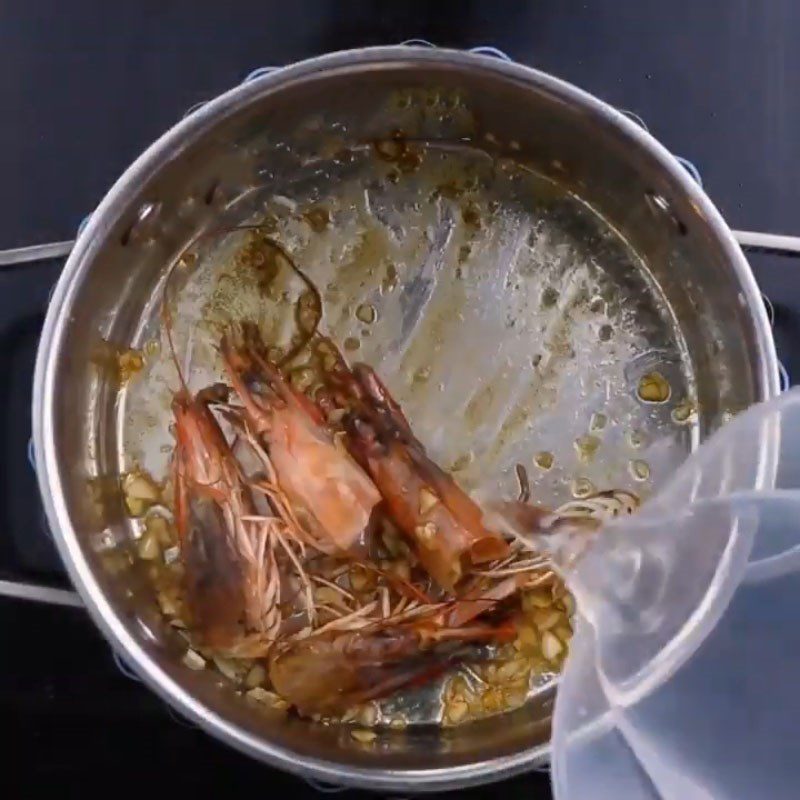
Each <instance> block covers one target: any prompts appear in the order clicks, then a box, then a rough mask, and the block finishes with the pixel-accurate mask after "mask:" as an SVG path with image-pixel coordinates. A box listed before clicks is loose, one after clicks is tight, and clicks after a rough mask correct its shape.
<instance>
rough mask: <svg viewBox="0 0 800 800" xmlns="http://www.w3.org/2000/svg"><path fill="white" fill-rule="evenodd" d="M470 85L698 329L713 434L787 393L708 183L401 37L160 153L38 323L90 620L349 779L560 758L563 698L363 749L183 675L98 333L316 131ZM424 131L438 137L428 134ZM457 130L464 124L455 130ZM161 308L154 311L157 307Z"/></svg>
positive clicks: (270, 737)
mask: <svg viewBox="0 0 800 800" xmlns="http://www.w3.org/2000/svg"><path fill="white" fill-rule="evenodd" d="M432 85H435V86H437V87H444V88H445V89H448V88H450V89H458V90H459V91H460V92H462V93H463V94H464V95H465V96H466V97H467V98H468V103H469V106H470V109H471V112H472V115H473V119H474V120H475V121H476V125H477V128H478V129H479V130H480V131H481V132H490V133H491V134H492V136H493V137H494V138H495V139H496V140H498V141H500V142H515V143H516V142H518V143H519V145H518V146H517V145H515V148H514V149H515V157H516V158H518V159H521V160H524V161H526V163H528V164H530V165H531V166H532V167H533V168H535V169H537V170H542V171H543V172H545V173H551V174H552V172H553V170H554V169H555V168H557V171H558V176H557V177H558V178H559V180H560V181H561V182H563V183H565V184H566V185H568V186H569V187H570V188H571V189H572V190H573V191H575V192H576V193H577V194H578V195H579V196H580V197H581V198H582V199H583V200H584V201H585V202H586V203H588V204H590V205H591V206H592V207H593V208H594V209H596V210H598V211H599V212H600V213H601V214H602V216H603V217H604V218H605V219H606V220H607V221H608V222H609V223H610V224H611V225H612V226H613V227H614V228H616V230H617V231H619V232H620V233H621V235H622V236H623V237H625V239H626V240H627V241H628V242H629V243H630V244H631V245H632V247H633V248H634V249H635V250H636V251H637V252H638V253H639V254H640V255H641V257H642V258H643V260H644V262H645V263H646V264H647V267H648V270H649V271H650V274H651V276H652V279H653V280H654V281H655V282H656V283H657V284H658V286H659V288H660V291H661V292H662V294H663V296H664V298H666V301H667V302H668V304H669V306H670V308H671V313H672V314H673V315H674V317H675V318H676V319H677V320H678V323H679V325H680V328H681V330H682V333H683V335H684V338H685V341H686V345H687V348H688V352H689V355H690V358H691V360H692V367H693V371H694V374H695V375H696V379H697V398H698V402H699V406H700V408H701V409H702V412H701V420H700V436H701V438H702V437H703V436H705V435H706V434H707V433H708V432H710V431H711V430H713V429H714V428H715V427H716V426H717V425H718V424H720V422H721V421H722V420H723V419H724V418H725V415H726V414H728V413H730V412H731V411H736V410H738V409H741V408H743V407H745V406H747V405H749V404H751V403H753V402H755V401H758V400H762V399H765V398H768V397H770V396H772V395H774V394H775V393H776V392H777V388H778V373H777V361H776V356H775V351H774V346H773V343H772V340H771V335H770V330H769V324H768V321H767V318H766V314H765V312H764V309H763V306H762V302H761V297H760V294H759V291H758V289H757V287H756V284H755V282H754V280H753V277H752V274H751V272H750V269H749V267H748V264H747V262H746V261H745V260H744V258H743V256H742V253H741V251H740V250H739V247H738V246H737V244H736V243H735V242H734V240H733V238H732V236H731V233H730V231H729V230H728V228H727V227H726V225H725V223H724V222H723V220H722V219H721V218H720V216H719V214H718V213H717V211H716V209H715V208H714V207H713V205H712V204H711V202H710V201H709V199H708V198H707V197H706V196H705V194H704V193H703V192H702V190H701V189H700V188H699V187H698V186H697V185H696V184H695V183H694V181H693V180H692V179H691V178H690V177H689V176H688V175H687V173H686V172H685V171H684V169H683V168H682V167H681V166H680V165H679V164H678V163H677V162H676V161H675V159H674V158H673V157H672V156H670V155H669V153H667V151H666V150H664V148H663V147H661V146H660V145H659V144H658V143H657V142H656V141H654V140H653V139H652V138H651V137H650V136H649V135H648V134H647V133H645V132H644V131H642V130H641V129H640V128H639V127H637V126H636V125H635V124H633V123H632V122H630V121H629V120H627V119H626V118H625V117H623V116H622V115H621V114H619V113H617V112H616V111H614V110H613V109H611V108H609V107H608V106H607V105H605V104H603V103H602V102H600V101H599V100H597V99H595V98H593V97H591V96H589V95H587V94H585V93H584V92H581V91H579V90H578V89H576V88H574V87H572V86H570V85H568V84H566V83H563V82H561V81H559V80H556V79H554V78H552V77H550V76H548V75H545V74H542V73H540V72H536V71H535V70H532V69H529V68H526V67H523V66H519V65H515V64H510V63H504V62H502V61H499V60H496V59H493V58H489V57H484V56H477V55H471V54H466V53H461V52H453V51H445V50H425V49H418V48H411V47H388V48H375V49H366V50H358V51H351V52H344V53H337V54H333V55H328V56H324V57H321V58H315V59H312V60H309V61H305V62H303V63H300V64H297V65H294V66H291V67H287V68H285V69H282V70H280V71H278V72H276V73H273V74H270V75H267V76H265V77H262V78H260V79H258V80H256V81H253V82H251V83H248V84H246V85H243V86H240V87H238V88H236V89H233V90H232V91H230V92H228V93H227V94H225V95H223V96H221V97H219V98H217V99H216V100H214V101H212V102H210V103H208V104H207V105H205V106H203V107H202V108H200V109H199V110H197V111H195V112H194V113H193V114H192V115H191V116H189V117H188V118H187V119H185V120H184V121H182V122H181V123H179V124H178V125H176V126H175V127H174V128H173V129H172V130H170V131H168V132H167V133H166V134H165V135H164V136H163V137H161V138H160V139H159V140H158V141H157V142H156V143H155V144H153V145H152V147H150V148H149V149H148V150H147V151H146V152H145V153H144V154H143V155H142V156H141V157H140V158H139V159H138V160H137V161H136V162H135V163H134V164H133V165H132V166H131V167H130V168H129V169H128V171H127V172H126V173H125V174H124V175H123V176H122V178H120V180H119V181H118V182H117V183H116V185H115V186H114V187H113V188H112V189H111V191H110V192H109V193H108V195H107V196H106V197H105V199H104V200H103V202H102V203H101V205H100V206H99V208H98V209H97V211H96V212H95V213H94V214H93V215H92V218H91V221H90V222H89V224H88V226H87V227H86V229H85V230H84V231H83V233H82V234H81V236H80V238H79V240H78V242H77V245H76V247H75V249H74V250H73V252H72V255H71V256H70V258H69V261H68V263H67V265H66V267H65V269H64V272H63V274H62V276H61V279H60V281H59V283H58V286H57V289H56V291H55V294H54V296H53V299H52V302H51V305H50V308H49V311H48V315H47V320H46V323H45V327H44V332H43V334H42V338H41V342H40V348H39V357H38V362H37V367H36V376H35V388H34V407H33V424H34V440H35V449H36V463H37V470H38V476H39V483H40V489H41V493H42V497H43V499H44V504H45V507H46V510H47V515H48V518H49V522H50V525H51V527H52V530H53V533H54V535H55V539H56V542H57V544H58V548H59V550H60V552H61V556H62V558H63V560H64V562H65V563H66V565H67V567H68V569H69V573H70V576H71V578H72V581H73V582H74V584H75V586H76V587H77V589H78V591H79V592H80V595H81V597H82V598H83V600H84V602H85V604H86V606H87V607H88V609H89V611H90V612H91V614H92V616H93V618H94V620H95V622H96V623H97V625H98V626H99V627H100V628H101V630H102V631H103V632H104V634H105V635H106V636H107V637H108V639H109V641H110V642H111V643H112V645H113V647H114V648H115V649H116V650H117V651H118V652H119V653H121V654H123V655H124V657H125V659H126V660H127V661H128V662H129V663H130V664H132V665H133V667H134V668H135V670H136V672H137V673H138V674H139V675H140V676H141V677H142V678H143V680H144V681H145V682H146V683H147V684H148V685H149V686H150V687H151V688H152V689H153V690H154V691H156V692H157V693H158V694H160V695H161V696H162V697H163V698H164V699H165V700H166V701H168V702H169V703H170V704H171V705H172V706H173V707H174V708H176V709H177V710H178V711H179V712H180V713H181V714H184V715H185V716H186V717H188V718H190V719H191V720H193V721H195V722H197V723H198V724H199V725H200V726H202V727H203V728H204V729H205V730H207V731H208V732H210V733H212V734H213V735H215V736H217V737H218V738H220V739H221V740H223V741H225V742H226V743H228V744H231V745H233V746H234V747H237V748H238V749H240V750H241V751H243V752H245V753H247V754H249V755H252V756H254V757H256V758H259V759H262V760H264V761H266V762H269V763H271V764H273V765H275V766H278V767H281V768H283V769H286V770H289V771H292V772H297V773H300V774H302V775H304V776H307V777H313V778H316V779H318V780H321V781H327V782H333V783H336V784H348V785H358V786H364V787H370V788H373V789H391V790H399V789H401V788H402V789H403V790H413V791H422V790H434V789H443V788H450V787H456V786H466V785H470V784H476V783H481V782H486V781H491V780H497V779H499V778H502V777H506V776H509V775H512V774H514V773H518V772H520V771H523V770H526V769H530V768H532V767H535V766H536V765H540V764H543V763H545V762H546V760H547V751H548V739H549V718H550V710H551V706H552V699H553V694H552V692H549V693H545V695H544V696H542V697H540V698H539V699H538V700H537V701H536V702H534V703H533V704H530V705H528V706H527V707H525V708H524V709H522V710H519V711H516V712H514V713H512V714H510V715H507V716H504V717H502V718H494V719H489V720H486V721H483V722H479V723H475V724H472V725H469V726H466V727H462V728H460V729H456V730H451V731H439V730H429V731H416V732H413V733H406V732H395V733H392V734H391V736H388V737H385V738H382V739H381V742H380V745H379V746H377V747H373V748H364V747H362V746H361V745H359V744H358V743H357V742H355V741H353V740H352V739H351V738H350V737H349V736H348V735H347V734H346V733H343V732H341V731H338V730H337V729H335V728H325V727H322V726H319V725H313V724H310V723H307V722H304V721H301V720H298V719H288V720H286V719H281V720H277V719H276V720H274V721H270V720H266V721H265V718H264V716H263V715H262V714H257V713H255V712H253V711H252V710H251V709H249V708H247V707H246V706H245V705H244V704H242V703H241V702H238V701H237V699H236V698H234V697H232V696H231V694H230V693H229V692H227V691H221V690H220V688H219V686H218V685H217V684H216V683H215V681H214V679H213V676H212V675H211V674H210V673H208V672H204V673H197V672H192V671H191V670H189V669H187V668H186V667H185V666H184V665H183V664H182V663H181V662H180V658H179V656H178V650H177V647H176V645H175V643H174V641H173V638H172V637H171V636H170V631H169V630H168V626H165V625H164V624H163V622H162V620H161V618H160V615H159V613H158V611H157V610H156V608H155V607H154V604H153V601H152V598H151V596H150V594H149V592H148V591H147V588H146V586H145V585H144V584H143V583H142V582H141V581H140V580H139V578H138V577H137V574H136V571H135V570H130V571H123V572H118V573H116V574H109V572H108V570H107V569H106V567H105V566H104V565H105V564H106V561H105V560H104V553H105V552H106V551H107V548H109V547H110V546H114V545H115V544H116V543H119V542H121V541H123V540H124V538H125V535H126V533H125V522H124V520H123V519H122V518H121V515H120V512H119V510H118V508H117V507H116V506H115V504H114V503H109V502H106V499H105V498H104V494H103V492H104V489H103V486H104V480H105V479H106V478H108V476H111V480H112V482H113V476H114V475H115V474H117V472H118V451H119V430H118V428H117V417H116V414H115V396H116V393H115V387H114V386H113V383H112V381H110V380H109V379H108V376H107V375H106V374H104V373H103V371H102V370H98V369H97V361H98V360H97V352H98V347H99V346H100V343H101V342H102V340H109V341H116V342H128V341H131V340H132V339H133V338H135V336H136V334H137V331H138V326H140V324H141V320H142V319H143V318H145V317H146V316H147V313H149V311H148V309H147V308H146V307H145V306H146V305H147V303H148V302H149V301H150V299H151V298H152V295H153V286H154V285H156V284H157V282H158V280H159V279H160V278H161V277H163V273H164V268H165V265H166V264H168V263H169V262H170V260H171V259H173V258H174V257H175V255H176V254H177V253H178V252H180V250H181V249H182V248H183V247H184V245H185V244H186V242H187V241H189V240H190V239H192V238H193V237H194V236H195V235H196V234H197V232H198V231H200V230H202V229H203V228H204V226H206V225H207V224H208V223H209V221H210V220H212V219H215V220H216V219H220V218H223V219H225V218H228V217H230V216H231V214H232V213H233V212H232V210H231V209H233V208H234V207H235V204H231V201H232V199H233V198H236V197H238V196H239V195H241V194H242V192H243V191H244V190H245V189H246V188H247V187H248V186H251V185H252V184H253V183H254V182H258V181H259V180H261V181H263V180H264V179H265V174H266V173H268V175H267V177H268V178H269V179H273V180H274V179H275V176H276V175H279V174H280V172H281V169H282V168H283V166H282V159H284V158H285V157H286V151H285V150H283V149H281V148H280V147H275V146H274V145H275V143H276V142H281V141H294V142H301V143H302V141H303V137H307V138H308V137H312V138H313V135H314V131H319V130H320V129H322V128H324V129H332V130H337V129H338V130H341V129H342V127H339V128H337V127H336V126H335V125H333V124H332V121H336V122H337V123H339V124H340V126H347V127H348V128H349V129H351V130H357V131H359V132H360V133H361V134H362V135H363V137H364V139H369V138H372V137H376V136H380V135H385V134H386V132H387V130H388V129H390V128H388V129H387V120H386V119H385V118H382V119H380V120H378V119H377V117H376V115H375V113H374V110H375V108H376V98H379V97H381V96H384V95H386V94H387V93H388V92H390V91H392V90H396V89H402V88H405V87H409V86H412V87H428V86H432ZM417 133H418V134H419V135H429V133H428V132H426V131H424V130H423V131H419V132H417ZM453 133H455V134H456V135H457V134H458V132H457V131H455V132H453ZM150 310H151V309H150Z"/></svg>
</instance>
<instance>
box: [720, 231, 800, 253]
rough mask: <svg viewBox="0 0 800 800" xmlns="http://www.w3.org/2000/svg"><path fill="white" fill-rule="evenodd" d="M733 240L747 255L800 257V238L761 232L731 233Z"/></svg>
mask: <svg viewBox="0 0 800 800" xmlns="http://www.w3.org/2000/svg"><path fill="white" fill-rule="evenodd" d="M732 233H733V238H734V239H736V241H737V242H738V243H739V246H740V247H741V248H742V250H744V251H745V252H747V253H767V254H769V255H775V256H787V257H788V258H798V257H800V236H785V235H782V234H777V233H762V232H761V231H732Z"/></svg>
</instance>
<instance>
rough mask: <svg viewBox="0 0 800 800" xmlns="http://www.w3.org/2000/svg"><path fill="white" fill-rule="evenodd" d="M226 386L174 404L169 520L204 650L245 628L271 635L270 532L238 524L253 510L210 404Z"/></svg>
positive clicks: (235, 639)
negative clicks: (172, 488)
mask: <svg viewBox="0 0 800 800" xmlns="http://www.w3.org/2000/svg"><path fill="white" fill-rule="evenodd" d="M225 395H227V390H226V388H225V387H221V386H217V387H212V388H211V389H206V390H203V391H201V392H198V394H197V395H196V396H195V397H191V395H190V394H189V393H188V390H186V388H185V387H184V388H183V389H181V391H179V392H178V393H177V394H176V395H175V397H174V399H173V402H172V412H173V415H174V419H175V435H176V446H175V452H174V456H173V467H172V468H173V480H174V485H175V521H176V526H177V530H178V541H179V544H180V549H181V556H182V559H183V563H184V567H185V576H186V577H185V580H186V592H187V597H188V600H189V608H190V611H191V614H192V617H193V620H192V622H193V627H195V628H196V629H197V631H198V633H199V634H200V636H201V638H202V639H203V641H204V643H205V644H206V645H207V646H209V647H216V648H226V649H229V648H233V647H235V646H236V645H237V644H238V643H239V642H240V641H241V639H242V636H243V635H244V632H245V629H250V630H252V631H255V632H257V633H260V634H263V635H264V637H265V638H266V639H270V638H274V637H275V636H276V635H277V632H278V629H279V626H280V622H281V615H280V610H279V608H278V601H279V596H280V575H279V572H278V565H277V562H276V558H275V553H274V549H273V543H272V530H271V528H270V527H269V526H267V525H265V526H261V527H260V528H259V529H254V528H253V527H252V526H247V525H246V524H245V523H244V522H243V519H242V518H243V517H247V516H248V515H253V514H254V513H255V506H254V503H253V498H252V495H251V492H250V489H249V488H248V487H247V485H246V484H245V483H244V482H243V480H242V477H241V474H240V470H239V467H238V464H237V462H236V460H235V458H234V455H233V453H232V451H231V448H230V445H229V444H228V442H227V440H226V439H225V436H224V434H223V433H222V430H221V429H220V427H219V424H218V422H217V420H216V418H215V417H214V415H213V413H212V412H211V410H210V408H209V403H210V402H212V401H216V400H219V399H221V397H222V396H225Z"/></svg>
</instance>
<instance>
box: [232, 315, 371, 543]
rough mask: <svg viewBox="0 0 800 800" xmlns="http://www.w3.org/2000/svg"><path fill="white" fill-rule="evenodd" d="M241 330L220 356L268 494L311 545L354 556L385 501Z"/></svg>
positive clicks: (251, 332) (256, 340) (251, 334)
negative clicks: (261, 466)
mask: <svg viewBox="0 0 800 800" xmlns="http://www.w3.org/2000/svg"><path fill="white" fill-rule="evenodd" d="M240 330H241V336H240V337H239V338H240V339H241V341H240V342H238V343H237V344H235V343H234V341H233V338H232V337H231V336H224V337H223V339H222V343H221V347H220V349H221V352H222V358H223V362H224V365H225V369H226V372H227V374H228V376H229V378H230V381H231V383H232V385H233V388H234V389H235V391H236V393H237V394H238V395H239V397H240V399H241V401H242V403H243V406H244V408H243V413H242V417H243V420H244V428H245V431H246V434H247V436H248V439H249V440H250V442H251V444H252V445H253V446H254V449H255V451H256V453H257V455H258V456H259V457H260V458H261V460H262V463H263V464H264V466H265V469H266V470H267V472H268V481H267V482H266V484H264V488H265V490H266V492H267V493H268V494H270V493H271V497H272V499H273V501H275V502H278V503H279V504H280V505H281V506H282V507H283V508H284V509H285V512H286V513H287V514H289V513H291V515H292V516H293V517H294V518H295V519H296V521H297V522H298V527H299V528H300V529H301V530H302V531H304V532H305V534H306V535H307V537H308V543H310V544H313V545H314V546H315V547H317V548H318V549H319V550H322V551H323V552H334V551H340V552H341V551H344V552H346V551H349V550H351V549H352V548H353V547H354V546H355V545H356V544H357V543H358V542H359V540H360V539H361V538H362V537H363V536H364V534H365V533H366V532H367V531H368V529H369V526H370V522H371V518H372V511H373V509H374V507H375V506H376V505H377V504H378V503H379V502H380V499H381V497H380V494H379V493H378V490H377V488H376V487H375V485H374V484H373V482H372V481H371V480H370V479H369V477H368V476H367V475H366V473H365V472H364V470H363V469H362V468H361V467H360V466H359V465H358V464H357V463H356V462H355V461H354V459H353V458H352V456H351V455H350V454H349V453H348V452H347V450H346V448H344V447H341V446H339V445H338V444H337V442H336V441H335V439H334V437H333V435H332V433H331V431H330V430H329V428H328V426H327V424H326V422H325V419H324V417H323V415H322V412H321V411H320V409H319V408H318V407H317V406H316V405H315V404H314V403H313V402H312V401H311V400H310V399H309V398H308V397H306V396H305V395H304V394H302V393H301V392H298V391H295V390H294V389H293V388H292V387H291V386H290V385H289V384H288V383H287V382H286V380H285V379H284V377H283V376H282V375H281V373H280V371H279V370H278V369H277V367H275V366H274V365H272V364H270V363H269V361H268V359H267V358H266V356H265V354H264V348H263V345H262V344H261V342H260V337H259V334H258V331H257V329H255V326H252V325H242V326H241V328H240ZM269 473H271V474H269ZM277 489H279V490H280V491H279V492H278V491H277Z"/></svg>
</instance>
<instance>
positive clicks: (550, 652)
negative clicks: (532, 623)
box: [542, 631, 564, 661]
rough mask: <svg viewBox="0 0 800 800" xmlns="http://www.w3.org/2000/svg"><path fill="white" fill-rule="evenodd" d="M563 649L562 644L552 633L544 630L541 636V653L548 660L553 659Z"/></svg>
mask: <svg viewBox="0 0 800 800" xmlns="http://www.w3.org/2000/svg"><path fill="white" fill-rule="evenodd" d="M563 649H564V645H562V644H561V642H559V641H558V639H557V638H556V637H555V635H554V634H552V633H550V631H545V633H544V635H543V636H542V655H543V656H544V657H545V658H546V659H547V660H548V661H553V660H554V659H555V658H557V657H558V655H559V653H561V651H562V650H563Z"/></svg>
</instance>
